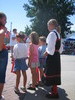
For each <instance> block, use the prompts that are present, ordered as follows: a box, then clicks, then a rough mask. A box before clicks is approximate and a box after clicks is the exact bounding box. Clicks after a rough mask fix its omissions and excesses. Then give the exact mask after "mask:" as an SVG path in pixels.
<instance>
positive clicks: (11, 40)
mask: <svg viewBox="0 0 75 100" xmlns="http://www.w3.org/2000/svg"><path fill="white" fill-rule="evenodd" d="M16 34H17V29H13V33H11V35H10V50H11V57H12V56H13V47H14V45H15V44H16V43H17V41H16Z"/></svg>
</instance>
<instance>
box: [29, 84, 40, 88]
mask: <svg viewBox="0 0 75 100" xmlns="http://www.w3.org/2000/svg"><path fill="white" fill-rule="evenodd" d="M29 86H30V87H32V84H29ZM38 86H39V85H38V84H37V85H35V87H37V88H38Z"/></svg>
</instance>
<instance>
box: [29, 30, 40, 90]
mask: <svg viewBox="0 0 75 100" xmlns="http://www.w3.org/2000/svg"><path fill="white" fill-rule="evenodd" d="M30 40H31V43H30V46H29V67H30V69H31V74H32V84H31V85H30V86H29V87H28V89H29V90H36V85H37V73H36V68H37V67H38V66H39V59H38V43H39V37H38V34H37V33H36V32H35V31H33V32H32V33H31V34H30Z"/></svg>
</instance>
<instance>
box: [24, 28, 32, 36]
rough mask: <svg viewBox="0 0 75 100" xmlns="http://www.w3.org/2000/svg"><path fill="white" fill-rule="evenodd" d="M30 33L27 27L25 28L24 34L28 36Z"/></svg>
mask: <svg viewBox="0 0 75 100" xmlns="http://www.w3.org/2000/svg"><path fill="white" fill-rule="evenodd" d="M30 33H31V28H30V27H29V26H26V27H25V34H26V35H27V36H28V35H29V34H30Z"/></svg>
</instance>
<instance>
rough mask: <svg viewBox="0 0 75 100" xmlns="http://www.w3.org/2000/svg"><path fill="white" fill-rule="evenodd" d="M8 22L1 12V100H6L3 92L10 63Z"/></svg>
mask: <svg viewBox="0 0 75 100" xmlns="http://www.w3.org/2000/svg"><path fill="white" fill-rule="evenodd" d="M6 22H7V17H6V15H5V14H4V13H1V12H0V100H5V99H4V96H3V95H2V92H3V88H4V83H5V76H6V68H7V62H8V52H7V50H6V46H5V45H4V38H5V33H6V32H7V28H6V27H5V24H6Z"/></svg>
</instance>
